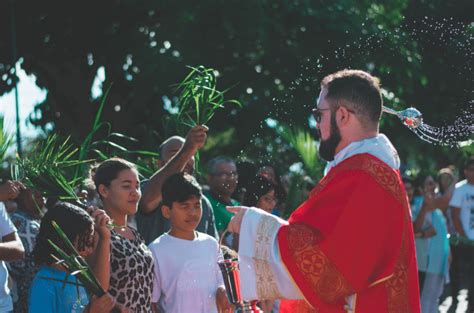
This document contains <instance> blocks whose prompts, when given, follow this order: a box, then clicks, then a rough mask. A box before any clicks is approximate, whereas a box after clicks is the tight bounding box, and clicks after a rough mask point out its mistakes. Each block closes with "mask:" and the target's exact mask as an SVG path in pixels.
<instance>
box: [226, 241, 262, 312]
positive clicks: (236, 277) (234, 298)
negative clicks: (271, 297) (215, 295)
mask: <svg viewBox="0 0 474 313" xmlns="http://www.w3.org/2000/svg"><path fill="white" fill-rule="evenodd" d="M224 235H225V233H224V234H222V238H224ZM221 242H222V239H221ZM217 263H218V264H219V268H220V270H221V273H222V277H223V279H224V285H225V290H226V293H227V298H228V299H229V302H230V303H232V304H233V305H235V307H236V309H235V312H239V313H240V312H245V313H253V312H263V311H262V310H260V309H259V308H258V307H257V302H258V301H251V302H247V301H244V300H243V299H242V294H241V291H240V286H241V285H240V270H239V261H238V260H237V259H223V260H219V261H218V262H217Z"/></svg>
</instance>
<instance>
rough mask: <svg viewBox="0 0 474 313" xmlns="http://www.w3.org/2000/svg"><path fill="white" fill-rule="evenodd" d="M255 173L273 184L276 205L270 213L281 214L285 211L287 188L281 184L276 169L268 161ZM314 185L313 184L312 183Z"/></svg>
mask: <svg viewBox="0 0 474 313" xmlns="http://www.w3.org/2000/svg"><path fill="white" fill-rule="evenodd" d="M257 175H261V176H264V177H266V178H267V179H268V180H270V181H271V182H272V183H273V184H274V185H275V194H276V197H277V206H276V207H275V208H274V210H273V211H272V213H273V214H274V215H277V216H281V215H282V214H283V212H284V211H285V203H286V197H287V193H288V192H287V190H286V188H285V186H284V185H283V183H282V181H281V178H280V175H279V173H278V170H277V169H276V168H275V166H273V165H272V164H270V163H267V164H263V165H262V166H261V167H260V169H259V170H258V171H257ZM313 185H314V184H313Z"/></svg>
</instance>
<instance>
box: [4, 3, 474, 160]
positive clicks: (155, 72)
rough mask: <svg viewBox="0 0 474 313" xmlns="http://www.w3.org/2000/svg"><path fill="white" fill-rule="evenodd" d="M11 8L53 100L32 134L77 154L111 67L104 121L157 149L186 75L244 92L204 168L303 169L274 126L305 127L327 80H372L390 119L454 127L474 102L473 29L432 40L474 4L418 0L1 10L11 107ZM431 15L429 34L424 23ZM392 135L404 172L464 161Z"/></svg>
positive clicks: (388, 124)
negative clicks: (234, 164) (231, 163)
mask: <svg viewBox="0 0 474 313" xmlns="http://www.w3.org/2000/svg"><path fill="white" fill-rule="evenodd" d="M11 5H14V8H15V15H16V26H17V42H18V46H17V50H18V54H17V59H18V58H22V59H23V65H22V66H23V67H24V68H25V70H26V71H27V72H28V73H34V74H35V75H36V76H37V77H38V84H39V85H40V86H41V87H44V88H46V89H47V90H48V98H47V99H46V101H45V102H44V103H41V104H40V105H39V106H38V108H37V110H38V112H39V113H40V114H38V116H37V117H35V118H33V119H32V120H33V122H34V123H36V124H37V125H38V126H40V127H41V126H44V125H46V124H47V123H53V125H54V129H55V131H57V132H60V133H63V134H71V135H72V137H73V139H74V140H76V141H80V140H81V139H82V138H83V137H84V136H85V134H86V132H87V131H88V130H89V129H90V127H88V126H89V125H91V124H92V118H93V116H94V112H95V110H97V107H98V101H97V100H94V99H92V98H91V92H90V91H91V86H92V83H93V81H94V78H95V76H96V73H97V70H98V69H99V68H100V67H103V68H104V69H105V74H106V80H105V82H104V86H109V85H110V84H112V83H113V87H112V91H111V93H110V96H109V98H108V99H107V102H108V103H107V106H106V109H105V111H104V119H105V120H108V121H110V123H111V125H112V128H113V129H114V131H118V132H123V133H126V134H128V135H131V136H133V137H135V138H138V139H139V141H140V145H141V146H142V147H145V148H147V149H154V148H156V147H157V145H158V143H159V142H161V141H162V140H163V139H165V138H166V137H167V136H169V135H171V134H173V133H174V132H175V130H174V129H173V128H172V127H170V124H167V123H166V120H167V118H168V117H169V115H170V112H169V111H170V110H169V107H172V106H173V101H174V96H175V94H174V93H173V88H172V87H171V85H172V84H174V83H177V82H179V81H181V80H182V79H183V78H184V75H185V73H186V72H187V69H186V67H185V65H193V66H194V65H199V64H203V65H205V66H208V67H213V68H215V69H216V70H217V71H218V72H219V78H218V79H219V81H218V85H219V86H223V87H228V86H233V85H235V86H234V87H233V88H232V89H231V90H230V91H229V92H228V95H229V97H230V98H238V99H240V100H241V102H242V103H243V104H244V107H243V108H242V109H241V110H236V109H235V108H233V107H230V108H228V109H226V110H223V111H221V112H219V113H218V114H217V116H216V117H215V118H214V119H213V120H212V121H211V123H210V125H209V126H210V127H211V136H213V137H214V138H217V137H219V136H220V137H222V136H224V135H226V136H227V139H228V140H227V145H223V144H217V145H214V146H213V149H211V150H207V151H206V152H205V153H204V155H203V158H204V159H206V157H207V158H209V157H211V156H214V155H216V154H223V153H224V154H229V155H237V154H244V155H246V156H248V157H250V158H254V159H256V158H267V157H269V158H272V155H277V156H278V158H276V161H277V162H278V163H280V164H282V165H284V166H286V167H287V166H289V164H291V163H292V162H294V161H296V160H297V158H296V156H295V155H294V154H292V153H287V152H288V151H289V150H291V147H289V146H288V145H285V144H283V143H282V141H281V140H275V132H274V130H272V129H270V128H268V127H267V125H266V123H265V122H264V121H265V119H266V118H268V117H271V118H273V119H276V120H278V121H281V122H283V123H285V124H288V125H290V126H291V125H298V126H301V127H307V122H306V121H307V119H308V116H309V112H310V108H311V107H312V106H314V105H315V98H316V97H317V94H318V91H319V86H318V83H319V80H320V79H321V78H322V77H323V76H324V75H326V74H328V73H330V72H333V71H335V70H338V69H341V68H344V67H352V68H361V69H365V70H370V71H371V72H372V73H374V74H375V75H377V76H380V77H381V79H382V82H383V85H384V87H385V88H386V89H387V90H388V91H389V92H393V94H394V95H395V96H394V97H393V98H392V99H391V100H390V99H389V98H390V97H389V98H387V99H386V101H387V104H388V105H391V106H394V107H396V108H402V107H405V106H407V105H408V104H413V105H415V106H416V107H418V108H419V109H420V110H421V111H422V112H423V113H424V114H425V119H426V120H427V121H430V123H433V124H436V123H440V122H441V121H443V120H444V119H448V120H449V119H451V120H452V118H453V114H454V113H455V112H459V111H460V109H461V107H462V106H463V105H464V104H465V103H466V98H470V97H471V96H472V93H471V88H472V78H473V74H472V70H469V69H470V65H472V53H470V54H469V53H468V54H466V53H465V51H466V50H464V52H463V51H458V50H456V49H453V48H454V47H457V45H459V43H461V45H465V48H466V49H468V50H469V49H471V50H472V41H471V42H470V45H469V35H470V34H472V29H473V28H472V26H470V27H468V28H467V29H466V28H462V29H461V30H460V31H459V32H457V33H455V34H452V36H451V37H450V38H445V39H446V44H445V45H443V42H441V43H436V44H435V43H434V42H435V40H438V39H440V38H438V37H439V36H438V35H439V34H438V33H437V32H438V30H436V31H433V27H434V26H436V27H437V24H436V23H437V21H438V20H439V19H440V18H442V17H445V16H451V17H453V20H447V21H445V22H443V21H442V23H441V24H439V25H441V26H440V27H441V28H442V27H448V29H445V33H450V27H452V25H457V23H463V24H464V25H465V24H468V23H470V22H471V21H472V18H471V16H469V15H470V14H469V13H468V12H472V1H468V0H462V1H457V2H456V4H455V5H452V4H446V3H444V2H443V1H435V2H432V1H431V2H430V3H425V2H417V1H408V0H397V1H390V2H386V3H374V2H373V1H354V0H339V1H332V2H327V1H308V0H292V1H269V0H259V1H235V0H233V1H232V0H230V1H229V0H228V1H222V0H221V1H217V0H215V1H199V2H194V1H193V2H191V1H157V0H155V1H131V0H121V1H119V0H105V1H99V2H96V1H90V0H86V1H82V2H76V3H64V2H59V1H46V2H45V1H42V2H35V1H27V0H24V1H13V0H12V1H10V2H9V3H7V2H3V3H2V4H0V12H4V14H3V15H4V17H5V18H2V19H1V20H2V23H3V24H2V25H0V26H2V27H0V34H1V37H0V38H2V40H1V41H0V78H2V80H0V93H4V92H6V91H8V90H9V89H11V87H12V81H11V80H12V77H11V75H9V74H8V73H9V71H10V69H11V67H12V65H13V64H14V63H15V62H16V60H12V56H11V53H10V51H11V45H10V41H9V40H8V37H9V31H10V29H11V27H10V25H9V22H8V21H9V18H10V17H11V14H10V13H9V12H11V10H10V9H9V8H10V7H9V6H11ZM426 12H428V13H426ZM425 14H429V17H430V21H431V22H429V23H425V24H423V23H418V22H417V21H422V20H423V19H424V16H425ZM443 23H444V24H443ZM431 24H433V25H431ZM435 24H436V25H435ZM443 25H444V26H443ZM430 27H431V28H430ZM456 27H458V28H461V26H456ZM424 28H425V29H424ZM430 31H432V33H430ZM413 32H414V33H415V35H410V34H411V33H413ZM461 50H462V49H461ZM446 55H447V56H446ZM440 56H442V57H440ZM308 60H309V61H308ZM465 64H468V66H469V67H466V65H465ZM460 69H462V71H461V72H462V75H460V74H459V73H460ZM396 98H399V99H400V101H398V102H397V101H396ZM167 99H170V101H171V102H168V100H167ZM274 99H276V100H274ZM165 103H168V104H169V103H171V105H167V106H165ZM446 103H450V104H451V105H450V106H447V105H446ZM453 112H454V113H453ZM229 129H230V130H231V131H230V132H229V131H228V130H229ZM382 130H383V131H384V132H385V133H387V134H388V135H389V137H390V138H391V139H393V140H394V142H395V145H396V146H397V148H398V149H399V151H400V153H401V155H402V158H403V159H405V160H407V158H408V156H409V155H413V154H414V153H415V152H418V154H419V151H420V150H424V151H429V153H430V154H433V157H436V159H437V160H436V162H438V163H439V162H441V163H446V162H448V163H449V162H453V161H455V160H456V158H459V154H452V152H451V151H445V150H443V149H441V148H438V147H433V146H431V145H428V144H424V143H420V140H419V139H418V138H416V137H415V136H414V135H413V134H411V133H410V132H409V131H408V130H407V129H406V128H404V126H402V125H401V124H400V123H399V122H398V121H396V120H395V119H393V118H389V117H385V118H384V123H383V128H382ZM220 137H219V138H220ZM221 143H222V142H221ZM241 151H242V153H241ZM424 155H425V156H426V154H424Z"/></svg>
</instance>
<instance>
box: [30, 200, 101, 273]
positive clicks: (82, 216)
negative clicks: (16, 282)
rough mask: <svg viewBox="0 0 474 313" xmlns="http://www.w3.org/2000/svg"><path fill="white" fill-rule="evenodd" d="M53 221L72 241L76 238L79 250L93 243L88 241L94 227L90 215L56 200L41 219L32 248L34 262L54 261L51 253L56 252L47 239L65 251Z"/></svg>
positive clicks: (45, 262)
mask: <svg viewBox="0 0 474 313" xmlns="http://www.w3.org/2000/svg"><path fill="white" fill-rule="evenodd" d="M53 221H55V222H56V223H57V224H58V225H59V227H61V229H62V230H63V232H64V233H65V234H66V236H67V237H68V238H69V240H70V241H71V242H72V243H74V241H75V240H76V238H77V239H78V243H79V247H78V248H79V250H83V249H84V248H85V247H86V246H90V245H91V244H93V243H91V242H90V241H91V240H90V239H91V235H92V230H93V227H94V220H93V219H92V217H91V216H90V215H89V214H88V213H87V212H86V211H85V210H83V209H81V208H79V207H77V206H75V205H73V204H70V203H66V202H57V203H56V204H55V205H54V206H53V207H51V208H48V211H47V212H46V214H45V215H44V217H43V219H42V220H41V226H40V230H39V234H38V237H37V238H36V245H35V248H34V250H33V255H34V258H35V262H36V264H52V263H55V262H56V260H55V259H54V258H53V257H52V256H51V254H55V255H57V253H56V252H55V250H54V249H53V247H51V245H50V243H49V242H48V239H49V240H51V241H52V242H54V243H55V244H56V245H57V246H58V247H60V248H61V249H63V250H65V251H67V250H66V247H65V245H64V244H63V242H62V240H61V239H60V237H59V235H58V233H57V232H56V230H55V229H54V228H53V225H52V222H53Z"/></svg>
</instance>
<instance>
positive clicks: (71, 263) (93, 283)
mask: <svg viewBox="0 0 474 313" xmlns="http://www.w3.org/2000/svg"><path fill="white" fill-rule="evenodd" d="M52 225H53V228H54V229H55V231H56V232H57V233H58V235H59V237H60V238H61V242H62V244H59V243H54V242H53V241H51V240H49V239H48V242H49V244H50V245H51V246H52V247H53V249H54V250H55V251H56V254H52V255H51V256H52V257H53V258H54V259H55V260H56V261H57V264H61V265H62V266H63V267H64V268H65V269H66V270H67V271H68V273H69V274H70V275H72V276H76V277H77V279H78V280H79V281H80V282H81V283H82V285H83V286H84V288H85V289H86V290H87V291H88V292H89V293H90V294H94V295H95V296H97V297H101V296H103V295H104V294H105V290H104V289H103V288H102V286H101V285H100V283H99V281H98V280H97V278H96V277H95V275H94V273H93V272H92V269H91V268H90V266H89V264H87V262H86V261H85V260H84V259H83V258H82V257H81V256H80V255H79V253H78V252H77V250H76V248H74V245H73V244H72V243H71V241H70V240H69V238H68V237H67V236H66V234H65V233H64V231H63V230H62V229H61V227H60V226H59V225H58V224H57V223H56V222H55V221H52ZM59 246H62V247H64V250H63V249H61V248H60V247H59ZM66 281H67V277H66Z"/></svg>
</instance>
